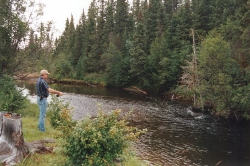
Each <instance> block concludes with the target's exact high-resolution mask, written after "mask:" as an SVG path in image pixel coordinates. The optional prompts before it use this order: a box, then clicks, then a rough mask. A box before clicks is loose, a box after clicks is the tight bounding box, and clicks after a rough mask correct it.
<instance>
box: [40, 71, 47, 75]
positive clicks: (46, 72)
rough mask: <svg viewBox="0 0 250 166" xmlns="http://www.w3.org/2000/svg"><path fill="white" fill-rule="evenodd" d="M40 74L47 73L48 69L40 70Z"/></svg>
mask: <svg viewBox="0 0 250 166" xmlns="http://www.w3.org/2000/svg"><path fill="white" fill-rule="evenodd" d="M40 74H41V75H44V74H49V72H48V70H41V72H40Z"/></svg>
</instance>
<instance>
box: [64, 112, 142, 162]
mask: <svg viewBox="0 0 250 166" xmlns="http://www.w3.org/2000/svg"><path fill="white" fill-rule="evenodd" d="M118 117H120V110H115V111H111V112H110V114H104V113H103V112H102V111H100V113H99V114H98V116H97V117H96V118H94V119H90V118H85V119H83V120H81V121H78V122H77V124H76V126H75V127H74V128H73V130H72V133H71V134H68V136H67V137H66V143H65V146H64V147H65V154H66V155H67V157H68V163H67V164H69V165H74V166H78V165H79V166H80V165H84V166H85V165H93V166H100V165H102V166H106V165H116V164H117V161H119V162H123V159H124V158H123V157H124V156H123V157H122V155H123V152H124V150H125V149H127V148H128V147H129V146H130V145H131V143H132V141H134V140H136V139H137V138H138V136H139V135H140V134H141V133H143V131H142V130H138V129H137V128H135V127H129V126H127V122H126V118H123V119H122V120H118Z"/></svg>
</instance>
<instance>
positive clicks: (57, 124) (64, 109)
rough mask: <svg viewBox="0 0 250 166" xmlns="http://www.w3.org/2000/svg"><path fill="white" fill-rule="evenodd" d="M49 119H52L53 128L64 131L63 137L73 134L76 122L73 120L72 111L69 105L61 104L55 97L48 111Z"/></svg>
mask: <svg viewBox="0 0 250 166" xmlns="http://www.w3.org/2000/svg"><path fill="white" fill-rule="evenodd" d="M48 117H49V118H50V124H51V126H52V127H53V128H55V129H59V131H62V133H63V134H62V135H61V136H63V137H65V136H66V135H67V134H68V133H70V132H71V129H72V127H73V126H75V124H76V122H75V121H73V120H72V110H71V109H70V108H69V104H68V103H63V102H61V101H60V100H59V99H58V98H57V97H55V96H54V95H53V96H52V101H51V103H50V105H49V109H48Z"/></svg>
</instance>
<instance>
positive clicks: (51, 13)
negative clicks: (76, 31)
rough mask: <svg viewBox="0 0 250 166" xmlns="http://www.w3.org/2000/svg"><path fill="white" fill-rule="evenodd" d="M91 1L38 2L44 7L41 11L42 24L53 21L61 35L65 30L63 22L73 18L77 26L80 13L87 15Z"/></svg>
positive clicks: (44, 0)
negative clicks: (42, 13)
mask: <svg viewBox="0 0 250 166" xmlns="http://www.w3.org/2000/svg"><path fill="white" fill-rule="evenodd" d="M91 1H92V0H40V2H41V3H44V4H45V5H46V7H45V8H44V9H43V12H44V15H43V17H42V21H43V22H47V21H53V22H54V25H55V28H56V29H58V30H59V32H58V33H59V34H61V33H62V32H63V30H64V28H65V21H66V19H67V18H69V19H70V18H71V14H72V15H73V17H74V23H75V24H77V23H78V21H79V19H80V16H81V14H82V11H83V9H84V12H85V13H87V11H88V8H89V6H90V3H91Z"/></svg>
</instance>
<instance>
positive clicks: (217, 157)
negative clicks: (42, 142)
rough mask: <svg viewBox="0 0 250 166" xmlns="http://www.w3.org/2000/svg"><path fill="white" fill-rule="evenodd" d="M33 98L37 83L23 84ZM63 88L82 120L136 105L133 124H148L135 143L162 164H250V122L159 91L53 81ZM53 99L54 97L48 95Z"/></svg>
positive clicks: (140, 153)
mask: <svg viewBox="0 0 250 166" xmlns="http://www.w3.org/2000/svg"><path fill="white" fill-rule="evenodd" d="M19 87H24V88H25V90H26V93H27V94H28V98H29V99H30V101H31V102H35V100H36V96H35V95H34V93H35V85H34V84H27V83H26V84H23V83H22V84H19ZM51 88H55V89H58V90H60V91H62V92H64V93H65V95H64V96H62V97H60V99H62V100H63V101H66V102H68V103H69V104H70V106H72V107H73V108H74V111H73V118H74V119H76V120H79V119H81V118H83V117H85V116H88V115H94V114H96V113H97V110H98V107H100V105H101V107H102V109H103V110H105V111H109V110H114V109H117V108H119V109H122V110H123V111H133V114H132V119H133V125H135V126H137V127H138V128H140V129H143V128H147V133H146V134H144V135H142V136H141V137H140V139H139V141H138V142H136V144H135V148H136V150H137V154H138V156H139V157H140V158H141V159H142V160H145V161H147V162H148V163H150V165H156V166H158V165H160V166H179V165H180V166H182V165H188V166H214V165H219V166H249V165H250V123H248V122H244V123H243V122H237V121H234V122H232V121H225V120H219V119H216V118H214V117H212V116H211V115H209V114H203V113H201V112H193V111H192V110H191V109H190V107H188V106H186V105H184V104H181V103H178V102H175V101H171V100H167V99H164V98H161V97H157V96H138V95H135V94H131V93H129V92H128V91H125V90H123V89H109V88H104V87H87V86H70V85H51ZM49 100H50V99H49Z"/></svg>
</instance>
